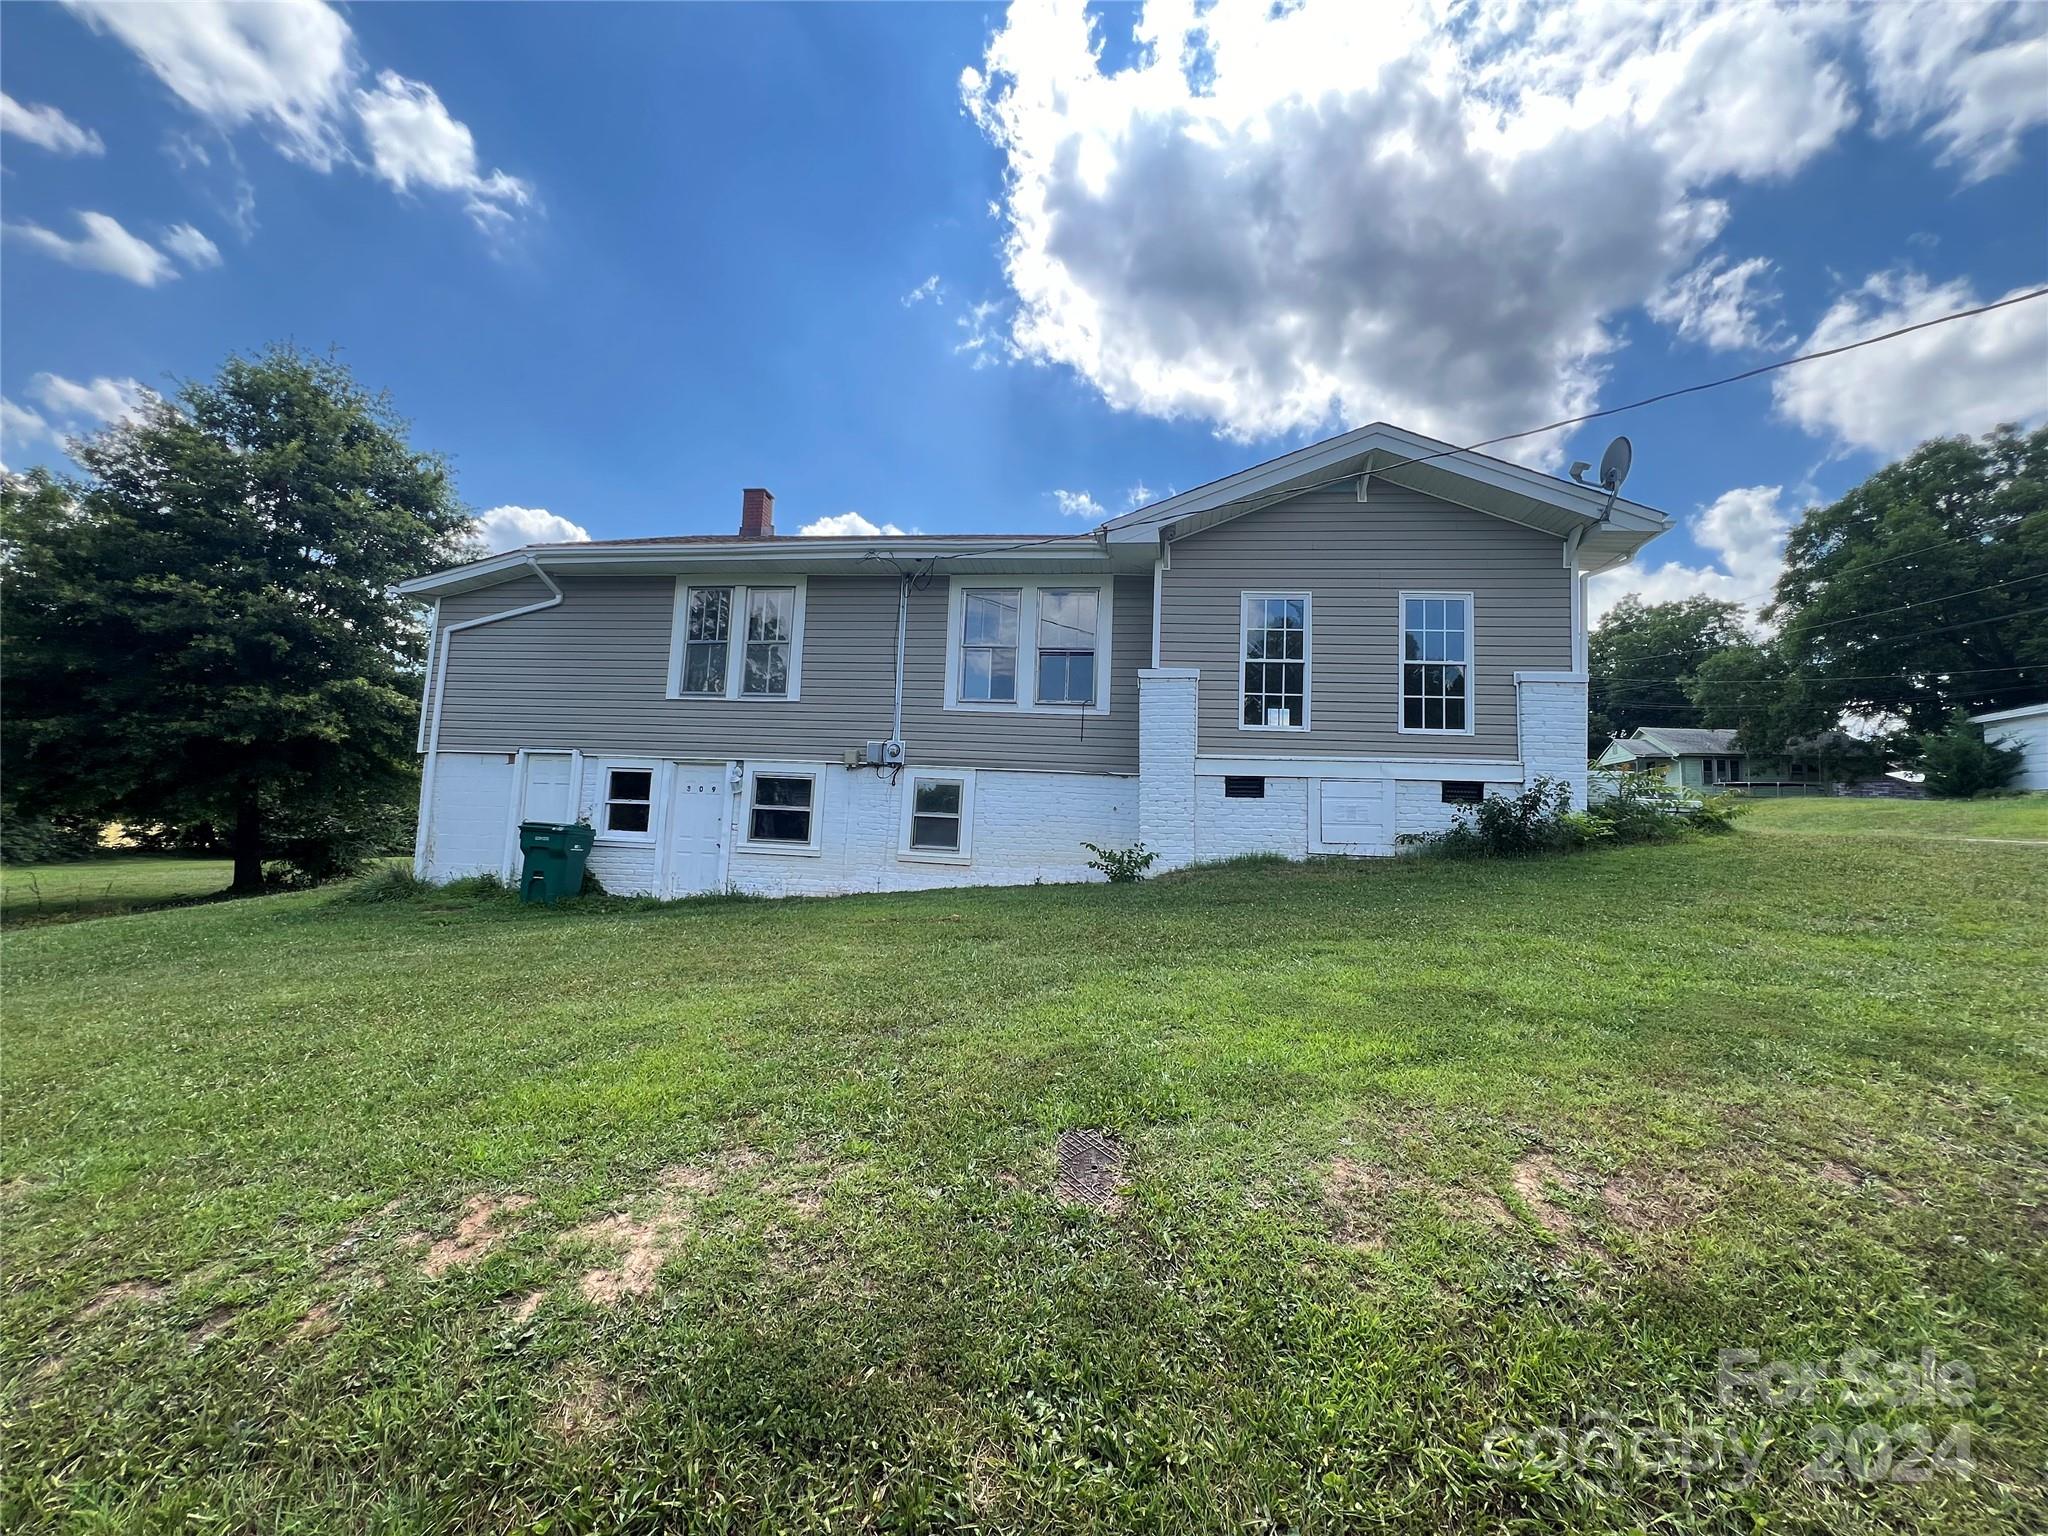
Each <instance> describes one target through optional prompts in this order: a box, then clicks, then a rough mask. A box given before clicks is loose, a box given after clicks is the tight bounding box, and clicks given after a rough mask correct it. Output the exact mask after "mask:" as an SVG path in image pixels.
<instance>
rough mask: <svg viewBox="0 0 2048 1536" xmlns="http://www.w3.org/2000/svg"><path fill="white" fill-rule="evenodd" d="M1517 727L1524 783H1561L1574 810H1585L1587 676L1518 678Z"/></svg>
mask: <svg viewBox="0 0 2048 1536" xmlns="http://www.w3.org/2000/svg"><path fill="white" fill-rule="evenodd" d="M1515 725H1516V729H1517V732H1518V733H1519V738H1520V743H1521V752H1522V772H1523V775H1524V777H1525V779H1526V780H1527V782H1529V783H1531V784H1533V783H1535V782H1536V780H1537V779H1539V778H1552V779H1563V780H1564V781H1565V782H1566V783H1568V784H1570V785H1571V787H1572V804H1573V805H1574V806H1577V807H1579V808H1580V809H1584V807H1585V804H1586V675H1585V673H1583V672H1517V673H1516V674H1515Z"/></svg>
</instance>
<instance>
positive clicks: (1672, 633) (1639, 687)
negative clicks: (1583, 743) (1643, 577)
mask: <svg viewBox="0 0 2048 1536" xmlns="http://www.w3.org/2000/svg"><path fill="white" fill-rule="evenodd" d="M1747 638H1748V637H1747V635H1746V633H1745V632H1744V630H1743V627H1742V608H1741V606H1740V605H1739V604H1736V603H1729V602H1722V601H1720V600H1718V599H1716V598H1711V597H1688V598H1683V599H1681V600H1679V601H1677V602H1670V603H1646V602H1644V601H1643V600H1642V599H1641V598H1639V597H1636V596H1635V595H1634V594H1631V595H1629V596H1627V597H1624V598H1623V599H1622V600H1621V601H1620V602H1618V603H1616V604H1615V605H1614V606H1613V607H1612V608H1610V609H1609V610H1608V611H1607V613H1606V615H1605V617H1603V618H1602V619H1601V620H1600V622H1599V624H1598V625H1597V626H1595V628H1594V630H1593V633H1592V634H1591V635H1590V636H1589V637H1588V638H1587V645H1586V651H1587V665H1588V671H1589V674H1590V676H1589V682H1590V704H1591V708H1592V719H1591V721H1590V722H1589V727H1590V735H1591V740H1590V741H1589V742H1588V749H1589V751H1590V752H1591V753H1592V754H1594V755H1598V753H1599V752H1600V751H1601V750H1602V749H1603V748H1604V747H1605V746H1606V745H1607V742H1608V741H1609V739H1611V738H1612V737H1614V736H1618V735H1620V734H1621V733H1622V732H1624V731H1631V730H1634V729H1636V728H1637V727H1639V726H1645V725H1702V724H1705V723H1706V722H1705V721H1704V720H1702V719H1701V718H1700V712H1699V706H1698V704H1697V703H1696V702H1695V701H1694V700H1693V698H1692V696H1691V695H1690V694H1689V693H1688V692H1687V691H1686V682H1687V680H1688V679H1689V678H1690V677H1691V676H1692V675H1693V674H1694V673H1696V672H1697V671H1699V669H1700V667H1701V666H1702V665H1704V664H1705V662H1706V661H1707V659H1708V658H1709V657H1712V656H1715V655H1718V654H1719V653H1721V652H1722V651H1725V650H1727V649H1728V648H1729V647H1731V646H1736V645H1742V644H1744V643H1745V642H1746V640H1747Z"/></svg>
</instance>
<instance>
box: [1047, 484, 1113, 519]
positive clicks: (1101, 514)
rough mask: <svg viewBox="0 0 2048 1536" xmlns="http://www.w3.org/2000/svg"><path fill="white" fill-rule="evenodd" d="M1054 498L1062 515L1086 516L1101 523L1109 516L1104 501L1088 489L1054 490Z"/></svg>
mask: <svg viewBox="0 0 2048 1536" xmlns="http://www.w3.org/2000/svg"><path fill="white" fill-rule="evenodd" d="M1052 499H1053V500H1054V501H1055V502H1057V503H1058V504H1059V509H1060V516H1062V517H1085V518H1088V519H1090V520H1091V521H1093V522H1098V523H1099V522H1101V521H1102V520H1103V519H1104V518H1106V517H1108V516H1109V512H1108V510H1107V509H1106V508H1104V506H1103V505H1102V503H1101V502H1099V501H1097V500H1096V499H1095V498H1094V497H1093V496H1090V495H1089V494H1088V493H1087V492H1086V491H1054V492H1053V493H1052Z"/></svg>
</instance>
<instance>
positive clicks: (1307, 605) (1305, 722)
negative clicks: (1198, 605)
mask: <svg viewBox="0 0 2048 1536" xmlns="http://www.w3.org/2000/svg"><path fill="white" fill-rule="evenodd" d="M1269 597H1280V598H1288V599H1293V598H1297V597H1298V598H1300V599H1301V724H1299V725H1246V724H1245V723H1244V697H1245V694H1244V669H1245V656H1244V620H1245V610H1246V609H1248V608H1250V607H1251V605H1252V602H1253V600H1254V599H1264V598H1269ZM1315 653H1316V623H1315V594H1314V593H1312V592H1306V591H1296V592H1279V591H1257V592H1240V593H1238V594H1237V728H1238V729H1239V730H1240V731H1259V732H1263V733H1267V734H1273V733H1282V732H1284V733H1285V734H1287V735H1290V736H1305V735H1307V734H1308V728H1309V723H1310V721H1311V720H1313V719H1314V715H1313V713H1312V711H1311V708H1310V699H1311V697H1312V696H1313V694H1314V692H1315Z"/></svg>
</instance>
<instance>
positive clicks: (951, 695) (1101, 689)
mask: <svg viewBox="0 0 2048 1536" xmlns="http://www.w3.org/2000/svg"><path fill="white" fill-rule="evenodd" d="M1041 591H1050V592H1086V591H1093V592H1094V593H1095V702H1094V703H1093V704H1041V703H1039V702H1038V594H1039V593H1040V592H1041ZM968 592H1016V593H1017V594H1019V596H1018V609H1017V697H1016V699H1015V701H1014V702H1008V703H1006V702H1003V701H1001V700H985V699H963V698H961V697H960V619H961V608H962V606H963V604H964V603H965V601H966V599H965V594H966V593H968ZM1115 606H1116V583H1115V581H1114V580H1113V579H1111V578H1109V577H1100V576H1077V577H1073V578H1072V579H1069V580H1065V581H1062V580H1060V579H1059V578H1057V577H1050V576H1049V577H1045V578H1043V579H1027V578H1025V577H1022V576H1000V575H987V576H955V577H953V578H952V580H951V583H950V584H949V586H948V588H947V593H946V696H945V700H944V703H943V707H944V708H945V709H948V710H953V711H956V712H958V713H962V714H975V715H1067V716H1073V715H1106V714H1108V713H1109V695H1110V679H1111V678H1112V677H1113V676H1114V673H1112V671H1111V670H1110V661H1111V657H1110V649H1109V640H1110V636H1111V634H1112V633H1114V631H1115V629H1116V622H1115Z"/></svg>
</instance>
